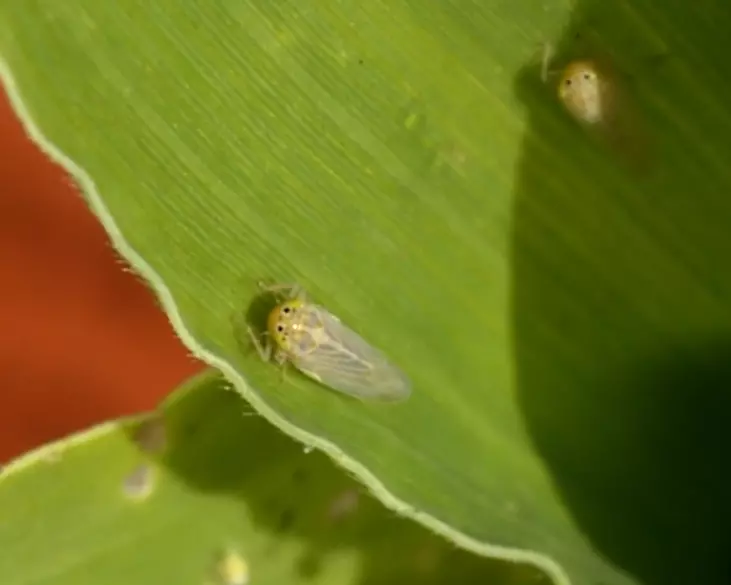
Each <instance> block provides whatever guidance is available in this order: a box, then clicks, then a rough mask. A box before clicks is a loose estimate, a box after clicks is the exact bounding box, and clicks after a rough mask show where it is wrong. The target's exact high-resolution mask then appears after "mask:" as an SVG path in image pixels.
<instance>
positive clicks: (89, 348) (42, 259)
mask: <svg viewBox="0 0 731 585" xmlns="http://www.w3.org/2000/svg"><path fill="white" fill-rule="evenodd" d="M0 136H2V156H0V271H1V273H0V274H1V275H0V283H2V286H1V287H0V324H1V327H2V335H0V463H2V462H7V460H8V459H10V458H12V457H15V456H17V455H20V454H21V453H23V452H25V451H27V450H29V449H32V448H34V447H37V446H39V445H41V444H43V443H45V442H48V441H50V440H53V439H56V438H60V437H62V436H64V435H67V434H69V433H72V432H74V431H77V430H81V429H84V428H85V427H88V426H90V425H92V424H94V423H98V422H102V421H104V420H106V419H109V418H115V417H118V416H121V415H126V414H132V413H135V412H139V411H142V410H148V409H151V408H153V407H154V406H155V405H156V403H157V402H158V401H159V400H160V399H161V398H163V397H164V396H165V395H166V394H167V393H169V392H170V391H171V390H172V389H173V388H174V387H175V386H176V385H177V384H179V383H180V382H182V381H183V380H184V379H185V378H186V377H188V376H190V375H192V374H194V373H196V372H197V371H200V370H201V369H202V366H201V364H200V363H198V362H196V361H195V360H194V359H193V358H192V357H190V356H189V355H188V354H187V352H186V350H185V349H184V348H183V346H182V345H181V343H180V342H179V341H178V339H177V337H176V336H175V335H174V333H173V332H172V329H171V327H170V325H169V324H168V322H167V319H166V318H165V317H164V315H163V314H162V313H161V312H160V310H159V309H158V308H157V306H156V304H155V301H154V299H153V295H152V293H151V292H150V291H149V290H148V289H147V288H146V286H145V285H144V284H143V283H142V282H141V281H139V280H138V279H137V277H135V276H133V275H132V274H130V273H128V272H125V271H124V270H123V266H124V265H123V263H122V262H121V260H119V259H118V258H117V256H116V255H115V253H114V251H113V250H112V248H111V246H110V244H109V241H108V240H107V237H106V234H105V232H104V230H103V229H102V227H101V226H100V225H99V224H98V223H97V220H96V219H95V218H94V216H93V215H92V214H91V213H90V212H89V211H88V210H87V208H86V205H85V203H84V201H83V200H82V198H81V196H80V195H79V194H78V193H77V191H76V190H75V189H74V188H73V187H72V185H71V182H70V180H69V179H68V178H67V177H66V175H65V173H64V172H63V171H62V170H61V169H60V168H58V167H57V166H55V165H54V164H52V163H51V162H50V161H48V160H47V159H46V158H45V156H44V155H43V154H41V153H40V151H39V150H38V149H37V148H36V147H35V146H34V145H33V144H32V143H31V142H30V141H29V140H28V138H27V137H26V136H25V133H24V131H23V129H22V127H21V125H20V123H19V121H18V120H17V119H16V117H15V115H14V113H13V112H12V110H11V109H10V105H9V103H8V101H7V99H6V97H5V95H4V94H1V93H0Z"/></svg>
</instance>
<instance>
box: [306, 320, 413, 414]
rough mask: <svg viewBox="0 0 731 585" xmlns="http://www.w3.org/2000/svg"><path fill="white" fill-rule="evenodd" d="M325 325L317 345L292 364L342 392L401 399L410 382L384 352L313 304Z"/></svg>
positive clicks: (408, 391)
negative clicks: (313, 349)
mask: <svg viewBox="0 0 731 585" xmlns="http://www.w3.org/2000/svg"><path fill="white" fill-rule="evenodd" d="M312 309H313V310H316V311H317V312H318V316H319V317H320V320H321V322H322V325H323V327H324V332H325V334H324V335H323V336H322V338H321V339H319V340H318V346H317V349H316V350H315V351H313V352H311V353H309V354H307V355H304V356H301V357H300V356H298V357H297V358H296V359H294V360H293V363H294V365H295V366H296V367H297V368H298V369H299V370H301V371H302V372H303V373H304V374H307V375H308V376H311V377H312V378H314V379H315V380H317V381H319V382H320V383H322V384H324V385H325V386H328V387H330V388H332V389H333V390H337V391H339V392H343V393H345V394H350V395H351V396H355V397H357V398H367V399H375V400H390V401H396V400H404V399H406V398H408V396H409V395H410V394H411V382H410V381H409V379H408V378H407V377H406V375H405V374H404V373H403V372H402V371H401V370H399V369H398V368H397V367H396V366H394V365H393V364H391V363H390V362H389V361H388V359H387V358H386V356H385V355H383V353H381V352H380V351H378V350H377V349H376V348H374V347H373V346H371V345H370V344H369V343H368V342H367V341H365V340H364V339H363V338H362V337H360V336H359V335H358V334H357V333H355V332H354V331H352V330H351V329H348V328H347V327H346V326H345V325H343V324H342V323H341V322H340V320H339V319H337V318H336V317H335V316H334V315H332V314H331V313H329V312H328V311H327V310H325V309H324V308H322V307H320V306H312Z"/></svg>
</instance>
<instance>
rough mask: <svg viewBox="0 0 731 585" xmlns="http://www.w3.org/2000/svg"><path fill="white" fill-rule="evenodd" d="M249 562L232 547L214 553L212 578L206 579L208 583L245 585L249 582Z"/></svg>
mask: <svg viewBox="0 0 731 585" xmlns="http://www.w3.org/2000/svg"><path fill="white" fill-rule="evenodd" d="M249 574H250V573H249V564H248V563H247V562H246V559H244V557H243V556H242V555H241V554H239V553H238V552H236V551H235V550H232V549H227V550H225V551H223V552H222V553H218V554H217V555H216V561H215V564H214V570H213V578H212V579H209V580H207V581H206V582H205V583H206V584H207V585H208V584H210V585H247V583H249Z"/></svg>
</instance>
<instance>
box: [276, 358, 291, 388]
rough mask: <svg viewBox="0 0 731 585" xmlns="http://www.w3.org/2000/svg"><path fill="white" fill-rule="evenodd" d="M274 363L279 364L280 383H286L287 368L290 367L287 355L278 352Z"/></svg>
mask: <svg viewBox="0 0 731 585" xmlns="http://www.w3.org/2000/svg"><path fill="white" fill-rule="evenodd" d="M274 361H276V362H277V363H278V364H279V373H280V376H281V379H280V382H285V381H286V380H287V366H288V365H289V360H288V359H287V355H286V354H285V353H284V352H282V351H278V352H277V353H275V354H274Z"/></svg>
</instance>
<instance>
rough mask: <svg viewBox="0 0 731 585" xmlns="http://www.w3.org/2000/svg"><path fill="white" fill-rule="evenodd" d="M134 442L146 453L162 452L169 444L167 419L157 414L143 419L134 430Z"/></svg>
mask: <svg viewBox="0 0 731 585" xmlns="http://www.w3.org/2000/svg"><path fill="white" fill-rule="evenodd" d="M134 442H135V443H136V444H137V446H138V447H139V448H140V449H141V450H142V451H143V452H145V453H148V454H151V455H155V454H159V453H162V452H163V451H164V450H165V447H166V446H167V433H166V431H165V421H164V420H163V417H162V416H160V415H157V414H154V415H152V416H151V417H150V418H148V419H146V420H145V421H143V422H142V423H141V424H140V425H139V426H138V427H137V429H136V430H135V432H134Z"/></svg>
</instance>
